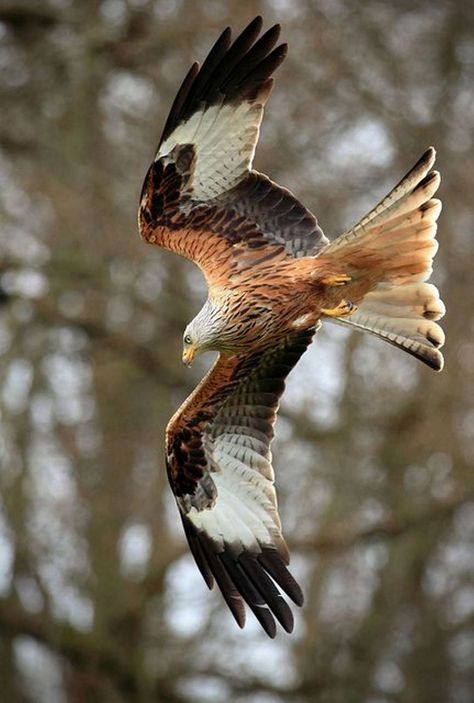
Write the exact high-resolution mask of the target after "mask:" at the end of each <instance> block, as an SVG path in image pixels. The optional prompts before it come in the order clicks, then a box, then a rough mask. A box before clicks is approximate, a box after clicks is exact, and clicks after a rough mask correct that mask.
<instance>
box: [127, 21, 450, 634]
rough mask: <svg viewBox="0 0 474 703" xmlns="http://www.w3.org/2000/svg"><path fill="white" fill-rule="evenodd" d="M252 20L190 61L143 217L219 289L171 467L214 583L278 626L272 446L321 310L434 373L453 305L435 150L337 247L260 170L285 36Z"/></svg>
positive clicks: (201, 561) (197, 554)
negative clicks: (442, 323)
mask: <svg viewBox="0 0 474 703" xmlns="http://www.w3.org/2000/svg"><path fill="white" fill-rule="evenodd" d="M261 28H262V20H261V18H260V17H257V18H256V19H255V20H253V22H251V23H250V24H249V26H248V27H247V28H246V29H245V30H244V31H243V32H242V34H241V35H240V36H239V37H238V38H237V39H236V40H235V41H234V43H233V44H231V32H230V29H226V30H225V31H224V32H223V33H222V35H221V36H220V37H219V39H218V40H217V42H216V44H215V45H214V47H213V49H212V50H211V52H210V53H209V55H208V57H207V59H206V61H205V62H204V64H203V66H202V67H201V68H200V69H199V67H198V65H197V64H194V65H193V67H192V68H191V69H190V71H189V73H188V74H187V76H186V78H185V80H184V82H183V84H182V86H181V88H180V90H179V92H178V94H177V96H176V99H175V101H174V103H173V106H172V108H171V111H170V114H169V117H168V119H167V122H166V125H165V128H164V131H163V135H162V138H161V141H160V144H159V147H158V153H157V155H156V158H155V160H154V161H153V163H152V164H151V166H150V168H149V170H148V173H147V175H146V177H145V182H144V185H143V190H142V195H141V200H140V208H139V227H140V233H141V236H142V237H143V238H144V239H145V240H146V241H147V242H150V243H152V244H156V245H158V246H161V247H163V248H166V249H169V250H170V251H174V252H176V253H177V254H180V255H182V256H185V257H186V258H188V259H190V260H192V261H194V262H195V263H196V264H197V265H198V266H199V267H200V268H201V270H202V271H203V273H204V275H205V277H206V280H207V283H208V287H209V296H208V300H207V301H206V303H205V305H204V307H203V308H202V310H201V311H200V313H199V314H198V315H197V317H196V318H195V319H194V320H193V321H192V322H191V323H190V324H189V325H188V327H187V329H186V331H185V335H184V354H183V359H184V360H185V361H186V362H191V361H192V358H193V356H194V355H195V354H196V353H200V352H203V351H206V350H209V349H215V350H217V351H219V352H220V355H219V357H218V359H217V361H216V362H215V364H214V366H213V367H212V369H211V370H210V371H209V373H208V374H207V375H206V377H205V378H204V379H203V380H202V381H201V383H200V384H199V385H198V387H197V388H196V389H195V391H194V392H193V393H192V394H191V396H190V397H189V398H188V399H187V400H186V401H185V402H184V403H183V405H182V407H181V408H180V409H179V410H178V412H177V413H176V414H175V416H174V417H173V418H172V420H171V421H170V423H169V425H168V428H167V433H166V449H167V470H168V476H169V480H170V485H171V488H172V490H173V492H174V494H175V497H176V501H177V504H178V507H179V509H180V513H181V517H182V520H183V525H184V529H185V532H186V536H187V538H188V542H189V545H190V548H191V551H192V553H193V555H194V558H195V559H196V562H197V565H198V567H199V569H200V570H201V573H202V575H203V577H204V579H205V581H206V583H207V584H208V586H209V587H211V586H212V584H213V581H214V580H215V581H216V582H217V584H218V586H219V588H220V589H221V591H222V593H223V595H224V598H225V600H226V602H227V604H228V605H229V607H230V609H231V611H232V613H233V615H234V617H235V618H236V620H237V622H238V623H239V625H240V626H243V624H244V620H245V611H244V605H243V603H244V601H245V602H246V603H247V604H248V605H249V607H250V608H251V609H252V610H253V612H254V613H255V615H256V617H257V618H258V620H259V621H260V622H261V624H262V626H263V627H264V629H265V631H266V632H267V633H268V634H269V635H270V636H272V637H273V636H274V635H275V633H276V625H275V618H276V619H277V620H278V621H279V622H280V623H281V624H282V626H283V627H284V629H286V630H287V631H291V629H292V627H293V616H292V613H291V610H290V608H289V606H288V605H287V603H286V601H285V600H284V599H283V598H282V596H281V594H280V591H279V590H278V586H279V587H280V588H281V589H282V590H283V591H284V592H285V593H286V594H287V595H288V596H289V597H290V598H291V599H292V600H293V601H294V602H295V603H296V604H298V605H301V603H302V600H303V596H302V593H301V589H300V588H299V586H298V585H297V584H296V582H295V580H294V579H293V577H292V576H291V575H290V573H289V571H288V569H287V564H288V561H289V556H288V550H287V548H286V545H285V542H284V539H283V537H282V533H281V526H280V520H279V516H278V511H277V503H276V495H275V490H274V485H273V479H274V477H273V469H272V466H271V454H270V443H271V440H272V437H273V425H274V422H275V418H276V412H277V409H278V403H279V399H280V396H281V394H282V393H283V390H284V386H285V379H286V376H287V375H288V373H289V371H290V370H291V369H292V368H293V366H294V365H295V364H296V363H297V362H298V360H299V358H300V357H301V355H302V354H303V353H304V351H305V350H306V348H307V346H308V345H309V344H310V342H311V340H312V337H313V335H314V333H315V331H316V330H317V328H318V326H319V324H320V320H321V319H328V320H331V321H334V322H338V323H341V324H345V325H349V326H351V327H353V328H355V329H362V330H365V331H368V332H370V333H372V334H375V335H377V336H379V337H381V338H383V339H385V340H386V341H389V342H390V343H392V344H394V345H396V346H398V347H400V348H402V349H405V350H406V351H408V352H409V353H410V354H412V355H414V356H416V357H417V358H419V359H421V360H422V361H424V362H425V363H427V364H428V365H429V366H431V367H432V368H435V369H437V370H440V369H441V367H442V362H443V358H442V356H441V353H440V351H439V347H440V346H441V345H442V343H443V341H444V337H443V333H442V330H441V328H440V327H439V326H438V325H437V324H436V320H437V319H439V318H440V317H442V315H443V314H444V306H443V304H442V302H441V301H440V299H439V295H438V291H437V289H436V288H435V287H434V286H433V285H430V284H428V283H426V282H425V281H426V280H427V279H428V278H429V276H430V274H431V264H432V259H433V257H434V255H435V253H436V248H437V244H436V241H435V239H434V236H435V233H436V220H437V218H438V215H439V212H440V202H439V201H438V200H435V199H433V195H434V194H435V192H436V190H437V188H438V185H439V175H438V174H437V173H436V172H434V171H431V168H432V166H433V163H434V158H435V152H434V149H432V148H429V149H428V150H427V151H426V152H425V153H424V154H423V156H422V157H421V159H420V160H419V161H418V163H417V164H416V165H415V166H414V167H413V169H412V170H411V171H410V172H409V173H408V174H407V176H405V178H403V179H402V180H401V181H400V183H399V184H398V186H396V187H395V188H394V189H393V190H392V191H391V193H390V194H389V195H388V196H387V197H386V198H385V199H384V200H383V201H382V202H381V203H379V205H378V206H377V207H376V208H374V210H372V211H371V212H370V213H369V214H368V215H366V216H365V217H364V218H363V220H361V222H359V223H358V224H357V225H356V226H355V227H353V228H352V229H350V230H348V231H347V232H345V233H344V234H343V235H341V236H340V237H338V238H336V239H335V240H334V241H333V242H332V243H329V241H328V240H327V239H326V237H325V236H324V234H323V232H322V230H321V228H320V227H319V225H318V223H317V220H316V218H315V217H314V215H313V214H312V213H311V212H309V210H307V209H306V208H305V207H304V206H303V205H302V204H301V203H300V202H299V201H298V200H297V199H296V198H295V196H294V195H293V194H292V193H291V192H290V191H288V190H286V189H285V188H282V187H280V186H278V185H276V184H275V183H273V182H272V181H271V180H270V179H269V178H267V177H266V176H265V175H263V174H260V173H257V172H256V171H253V170H252V160H253V155H254V150H255V146H256V143H257V140H258V132H259V127H260V123H261V120H262V116H263V108H264V105H265V103H266V101H267V99H268V96H269V94H270V91H271V88H272V84H273V79H272V74H273V72H274V71H275V69H276V68H277V67H278V66H279V65H280V63H281V62H282V61H283V59H284V57H285V55H286V51H287V47H286V45H285V44H280V45H277V42H278V37H279V33H280V28H279V26H278V25H276V26H274V27H272V28H271V29H269V30H268V31H267V32H266V33H265V34H263V35H262V36H260V37H259V35H260V32H261Z"/></svg>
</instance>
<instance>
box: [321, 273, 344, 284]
mask: <svg viewBox="0 0 474 703" xmlns="http://www.w3.org/2000/svg"><path fill="white" fill-rule="evenodd" d="M350 280H352V279H351V277H350V276H348V275H347V274H345V273H341V274H339V275H333V276H325V277H323V278H321V283H322V284H323V285H325V286H345V285H346V283H349V281H350Z"/></svg>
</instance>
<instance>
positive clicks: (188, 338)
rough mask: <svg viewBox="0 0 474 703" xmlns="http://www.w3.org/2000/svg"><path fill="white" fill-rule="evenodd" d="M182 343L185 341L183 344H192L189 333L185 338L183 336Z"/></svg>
mask: <svg viewBox="0 0 474 703" xmlns="http://www.w3.org/2000/svg"><path fill="white" fill-rule="evenodd" d="M184 343H185V344H192V343H193V340H192V339H191V337H190V336H189V334H187V335H186V336H185V338H184Z"/></svg>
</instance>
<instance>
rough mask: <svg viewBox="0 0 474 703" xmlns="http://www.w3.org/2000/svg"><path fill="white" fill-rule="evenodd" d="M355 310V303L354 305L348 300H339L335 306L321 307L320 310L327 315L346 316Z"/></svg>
mask: <svg viewBox="0 0 474 703" xmlns="http://www.w3.org/2000/svg"><path fill="white" fill-rule="evenodd" d="M356 310H357V305H354V303H352V302H351V301H350V300H341V302H340V303H339V305H336V307H335V308H321V312H322V313H323V315H326V316H327V317H347V315H352V313H354V312H355V311H356Z"/></svg>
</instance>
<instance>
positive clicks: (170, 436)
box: [167, 329, 315, 637]
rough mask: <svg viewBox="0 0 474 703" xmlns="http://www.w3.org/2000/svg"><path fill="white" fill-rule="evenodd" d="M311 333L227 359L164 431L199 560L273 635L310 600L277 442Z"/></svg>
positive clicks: (230, 598)
mask: <svg viewBox="0 0 474 703" xmlns="http://www.w3.org/2000/svg"><path fill="white" fill-rule="evenodd" d="M314 331H315V330H314V329H312V330H306V331H304V332H298V333H295V334H293V335H291V336H288V337H287V338H285V339H283V340H282V341H281V342H280V343H279V344H278V345H277V346H274V347H272V348H270V349H267V350H266V351H263V352H258V353H253V354H248V355H244V356H233V357H227V358H224V357H220V358H219V359H218V360H217V361H216V363H215V365H214V367H213V368H212V369H211V370H210V372H209V373H208V375H207V376H206V377H205V379H204V380H203V381H202V382H201V384H200V385H199V386H198V387H197V389H196V390H195V392H194V393H193V394H192V395H191V396H190V397H189V398H188V400H187V401H186V402H185V403H184V404H183V406H182V408H181V409H180V410H179V411H178V413H177V415H176V416H175V417H174V418H173V420H172V421H171V422H170V425H169V426H168V430H167V447H168V456H167V468H168V476H169V480H170V484H171V488H172V490H173V492H174V494H175V497H176V501H177V504H178V507H179V509H180V512H181V517H182V521H183V526H184V530H185V533H186V536H187V539H188V542H189V546H190V548H191V551H192V553H193V556H194V558H195V560H196V563H197V565H198V567H199V569H200V571H201V573H202V575H203V577H204V580H205V581H206V583H207V585H208V586H209V588H212V586H213V583H214V581H216V582H217V585H218V587H219V588H220V590H221V592H222V595H223V596H224V598H225V601H226V603H227V605H228V606H229V608H230V610H231V611H232V614H233V615H234V617H235V619H236V621H237V623H238V624H239V626H240V627H243V626H244V624H245V607H244V602H245V603H247V605H248V606H249V607H250V608H251V610H252V611H253V613H254V614H255V616H256V618H257V619H258V621H259V622H260V624H261V625H262V627H263V628H264V630H265V632H266V633H267V634H268V635H269V636H270V637H274V636H275V634H276V623H275V618H276V619H277V620H278V621H279V622H280V623H281V625H282V626H283V628H284V629H285V630H286V631H287V632H291V630H292V629H293V614H292V612H291V610H290V608H289V606H288V604H287V603H286V601H285V599H284V598H283V596H282V595H281V592H280V590H279V589H281V590H282V591H284V593H286V595H287V596H289V597H290V598H291V599H292V600H293V602H294V603H296V604H297V605H301V604H302V602H303V594H302V592H301V589H300V587H299V586H298V584H297V583H296V581H295V580H294V578H293V577H292V575H291V574H290V572H289V571H288V569H287V565H288V563H289V554H288V549H287V546H286V544H285V541H284V539H283V536H282V532H281V524H280V518H279V515H278V509H277V500H276V493H275V487H274V474H273V468H272V465H271V454H270V443H271V441H272V438H273V425H274V422H275V419H276V414H277V410H278V404H279V399H280V397H281V395H282V393H283V391H284V388H285V379H286V377H287V375H288V373H289V372H290V371H291V369H292V368H293V367H294V366H295V364H296V363H297V362H298V360H299V359H300V357H301V355H302V354H303V353H304V351H305V350H306V348H307V347H308V345H309V343H310V342H311V340H312V337H313V334H314Z"/></svg>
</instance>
